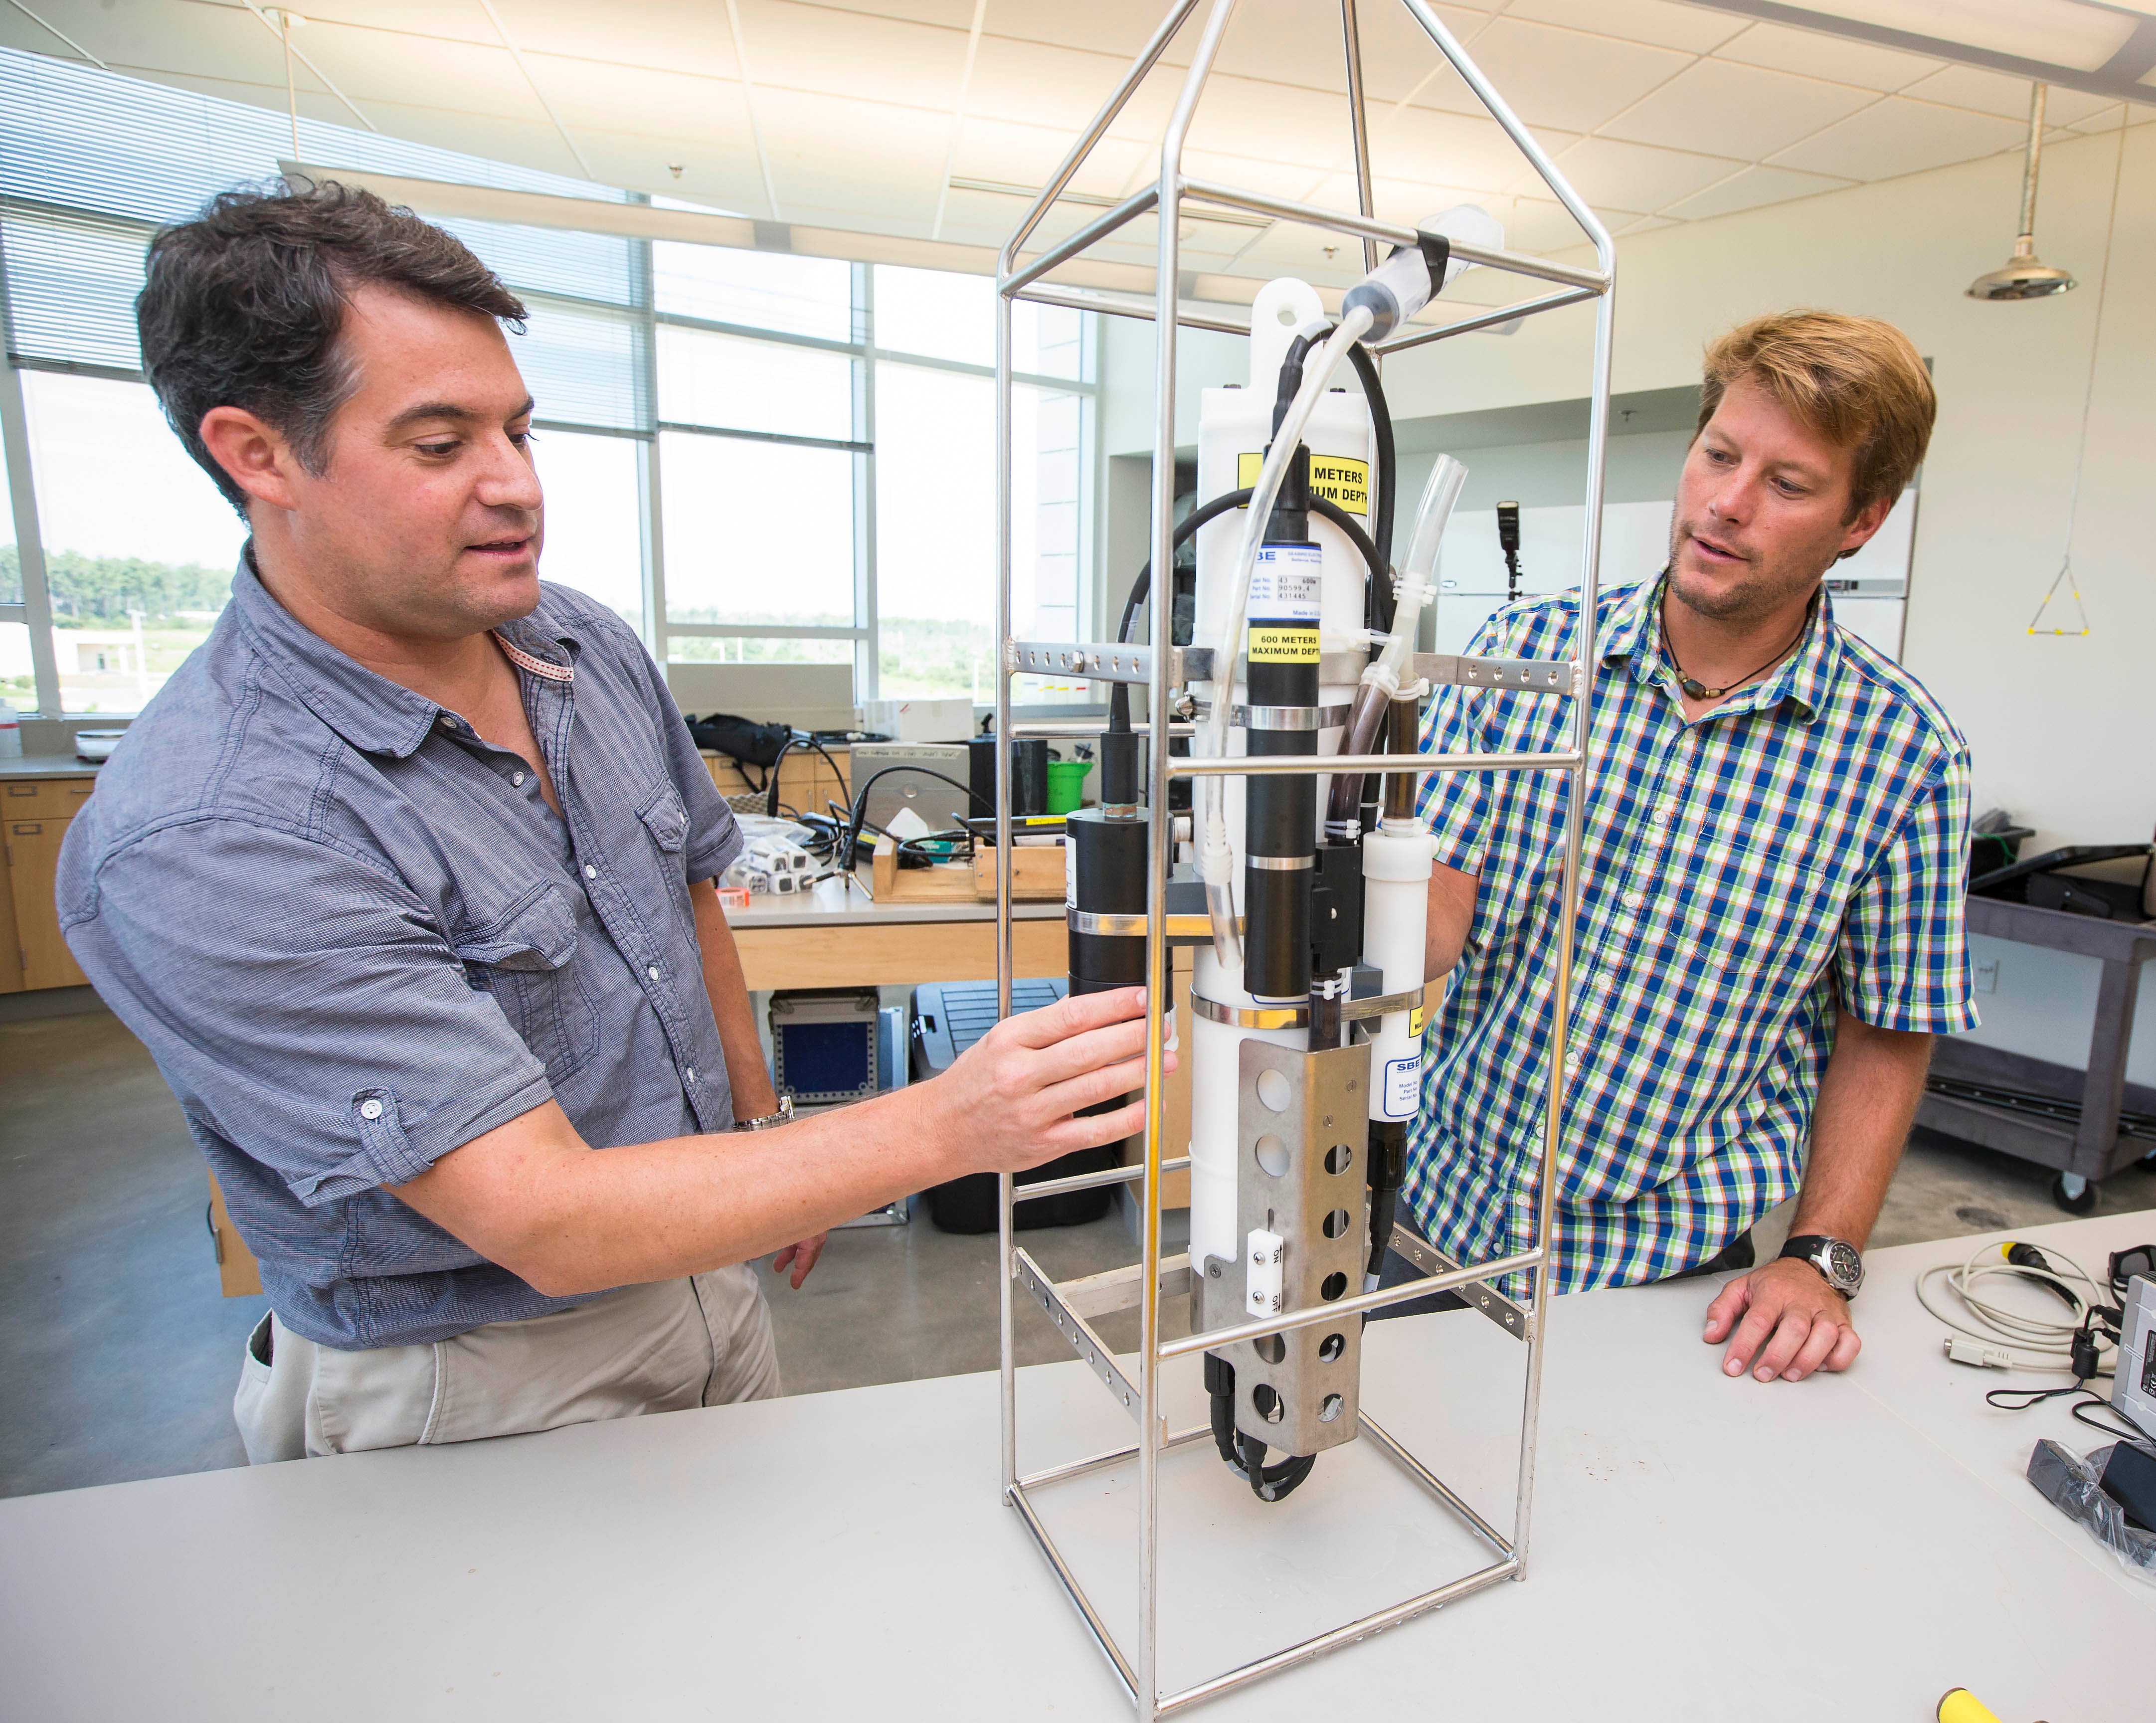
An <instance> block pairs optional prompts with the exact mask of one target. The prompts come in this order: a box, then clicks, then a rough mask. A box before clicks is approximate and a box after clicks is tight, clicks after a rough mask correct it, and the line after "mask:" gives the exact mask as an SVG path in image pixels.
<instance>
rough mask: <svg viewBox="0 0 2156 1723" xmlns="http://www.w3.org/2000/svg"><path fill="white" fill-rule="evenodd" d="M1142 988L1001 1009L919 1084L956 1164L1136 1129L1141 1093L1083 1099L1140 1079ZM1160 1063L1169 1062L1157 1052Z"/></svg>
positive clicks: (1005, 1160)
mask: <svg viewBox="0 0 2156 1723" xmlns="http://www.w3.org/2000/svg"><path fill="white" fill-rule="evenodd" d="M1145 997H1146V996H1145V989H1144V988H1143V987H1122V988H1118V989H1117V990H1116V991H1115V992H1109V993H1077V994H1073V995H1072V996H1071V997H1069V998H1067V999H1059V1000H1058V1001H1056V1003H1055V1004H1053V1005H1050V1006H1047V1007H1045V1008H1043V1009H1041V1010H1039V1011H1029V1012H1026V1013H1023V1014H1022V1015H1020V1016H1018V1017H1009V1018H1004V1021H1003V1022H1001V1023H998V1024H997V1025H996V1026H995V1028H993V1029H991V1030H989V1031H988V1033H987V1034H985V1035H983V1037H982V1038H980V1039H979V1040H978V1042H976V1043H975V1044H973V1046H971V1047H969V1048H968V1049H966V1051H965V1052H964V1053H962V1054H960V1055H959V1056H958V1059H957V1062H956V1063H955V1064H952V1067H951V1069H949V1070H947V1071H946V1072H945V1073H944V1074H942V1076H941V1077H938V1078H937V1079H936V1080H935V1082H934V1083H932V1084H930V1085H926V1088H925V1090H915V1091H914V1094H915V1095H916V1099H919V1098H922V1097H923V1096H924V1095H925V1094H926V1093H931V1092H932V1093H934V1094H935V1095H936V1103H937V1105H936V1110H937V1115H938V1118H939V1120H940V1122H941V1124H942V1131H943V1136H944V1141H945V1143H946V1144H947V1152H948V1154H949V1155H950V1156H951V1158H952V1161H954V1162H962V1163H963V1164H962V1167H961V1168H960V1170H961V1171H963V1172H974V1171H978V1170H981V1169H983V1168H985V1169H986V1170H987V1171H989V1172H1024V1170H1025V1169H1026V1168H1028V1167H1037V1166H1039V1164H1040V1163H1041V1162H1042V1161H1051V1160H1054V1159H1055V1157H1056V1156H1059V1155H1067V1154H1070V1152H1071V1151H1073V1150H1076V1149H1093V1148H1098V1147H1100V1146H1101V1145H1102V1144H1104V1143H1112V1142H1120V1141H1122V1139H1123V1138H1125V1137H1127V1136H1136V1135H1137V1133H1138V1132H1140V1131H1143V1130H1144V1129H1145V1102H1144V1100H1143V1099H1142V1097H1141V1098H1140V1099H1138V1100H1134V1101H1132V1103H1131V1104H1130V1105H1128V1106H1123V1107H1118V1108H1116V1110H1114V1111H1112V1112H1107V1113H1096V1114H1093V1115H1089V1116H1087V1117H1085V1118H1079V1117H1076V1116H1075V1115H1077V1114H1078V1113H1080V1112H1081V1111H1082V1110H1084V1109H1086V1108H1087V1107H1091V1106H1097V1105H1100V1104H1101V1102H1103V1101H1107V1100H1114V1099H1115V1098H1116V1096H1117V1095H1127V1094H1130V1093H1132V1091H1134V1090H1143V1089H1144V1087H1145V1016H1144V1013H1145ZM1162 1060H1163V1063H1162V1069H1163V1070H1173V1069H1175V1055H1174V1054H1163V1056H1162Z"/></svg>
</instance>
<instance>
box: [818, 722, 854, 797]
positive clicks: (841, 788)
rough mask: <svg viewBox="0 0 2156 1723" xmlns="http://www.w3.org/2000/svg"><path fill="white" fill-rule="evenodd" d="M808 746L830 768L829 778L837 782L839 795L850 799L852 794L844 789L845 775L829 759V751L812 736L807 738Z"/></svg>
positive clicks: (837, 763)
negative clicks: (822, 757) (819, 755)
mask: <svg viewBox="0 0 2156 1723" xmlns="http://www.w3.org/2000/svg"><path fill="white" fill-rule="evenodd" d="M808 746H810V747H812V748H814V749H815V751H817V752H818V753H819V754H821V755H822V756H824V764H825V765H826V766H828V767H830V768H831V776H832V777H835V778H836V779H838V781H839V794H840V795H842V796H844V797H848V798H849V799H850V798H851V797H852V796H853V792H852V791H851V790H850V789H848V788H847V787H846V774H845V773H844V772H842V771H840V770H839V762H837V761H835V760H834V759H833V758H832V757H831V751H830V750H829V748H827V747H825V746H824V744H823V743H822V742H821V741H819V740H818V739H817V738H816V737H815V736H810V737H809V738H808ZM849 757H850V756H849Z"/></svg>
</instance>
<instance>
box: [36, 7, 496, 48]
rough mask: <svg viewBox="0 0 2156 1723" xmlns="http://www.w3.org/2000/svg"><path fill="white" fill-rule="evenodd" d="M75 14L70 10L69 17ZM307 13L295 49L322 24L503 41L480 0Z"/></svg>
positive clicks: (191, 10) (189, 10) (182, 11)
mask: <svg viewBox="0 0 2156 1723" xmlns="http://www.w3.org/2000/svg"><path fill="white" fill-rule="evenodd" d="M227 3H228V5H229V9H230V10H232V11H234V12H239V13H241V15H242V16H243V17H244V15H245V13H244V8H242V7H240V6H239V5H237V4H231V3H230V0H227ZM100 9H102V8H100ZM131 9H134V10H137V11H141V10H146V8H143V7H142V6H141V3H140V0H136V4H135V6H134V7H133V8H131ZM160 9H161V10H166V11H169V12H172V13H176V14H177V15H178V16H180V17H182V18H189V17H190V15H191V14H197V13H201V12H204V11H207V10H208V9H209V8H208V7H207V6H203V5H200V4H196V3H188V0H182V3H181V4H178V5H166V6H162V7H161V8H160ZM73 10H74V8H70V12H71V13H72V12H73ZM293 10H294V11H295V12H296V11H298V10H299V8H296V7H295V8H293ZM305 15H306V19H307V23H306V24H305V25H303V26H302V27H301V28H300V29H299V30H298V31H296V32H295V33H294V34H293V37H292V42H293V45H294V46H295V47H299V48H305V46H306V45H307V41H308V39H309V38H308V36H307V29H308V28H309V27H311V26H312V25H315V24H322V23H334V24H348V25H352V26H354V27H356V28H361V29H368V30H382V31H385V32H387V33H389V34H392V35H406V36H422V37H429V38H441V39H444V40H449V41H458V42H483V43H485V44H488V45H489V46H490V47H491V46H495V45H496V44H499V43H500V40H501V38H500V36H499V35H497V34H496V33H495V28H494V24H493V23H492V22H491V20H490V19H489V18H488V17H487V15H486V8H485V7H483V6H481V5H480V3H479V0H441V3H440V4H439V5H436V4H434V3H433V0H378V3H377V0H319V3H316V0H310V3H309V4H308V6H307V8H306V14H305ZM249 23H254V20H253V19H251V18H250V19H249ZM254 27H255V28H257V29H260V28H262V27H261V25H260V24H259V23H257V24H255V26H254ZM270 34H274V32H270ZM518 45H519V46H521V45H522V44H518Z"/></svg>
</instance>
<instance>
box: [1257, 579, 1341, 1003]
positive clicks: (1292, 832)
mask: <svg viewBox="0 0 2156 1723" xmlns="http://www.w3.org/2000/svg"><path fill="white" fill-rule="evenodd" d="M1323 563H1324V552H1323V551H1322V550H1321V549H1320V548H1319V547H1318V546H1316V545H1312V544H1308V543H1296V542H1292V541H1285V542H1284V541H1272V542H1268V543H1267V544H1266V545H1265V548H1264V550H1263V551H1261V552H1260V556H1259V560H1258V567H1257V568H1256V570H1255V571H1254V572H1253V574H1252V577H1251V581H1250V648H1249V652H1250V679H1249V684H1248V686H1249V690H1250V692H1249V708H1248V710H1247V712H1246V713H1245V724H1246V726H1247V727H1248V749H1249V752H1250V755H1251V756H1252V757H1254V758H1270V757H1277V756H1282V755H1291V754H1315V753H1316V752H1317V675H1318V661H1317V660H1318V650H1317V649H1318V639H1317V621H1318V612H1319V606H1320V603H1321V599H1322V582H1323V572H1322V571H1323ZM1243 818H1244V826H1243V833H1244V841H1243V926H1244V935H1243V985H1244V986H1245V987H1247V988H1248V989H1249V990H1250V996H1251V997H1253V998H1255V999H1260V1000H1265V1001H1268V1002H1272V1003H1281V1004H1298V1005H1299V1004H1301V1003H1304V1002H1305V1001H1306V999H1307V998H1308V997H1309V994H1310V888H1311V876H1312V872H1313V870H1314V868H1315V864H1316V860H1315V856H1314V854H1313V853H1312V846H1313V844H1314V842H1315V833H1316V831H1317V778H1316V777H1306V776H1302V775H1301V774H1297V775H1295V776H1287V775H1284V774H1283V775H1273V774H1267V775H1265V776H1262V777H1250V778H1247V779H1245V781H1244V792H1243Z"/></svg>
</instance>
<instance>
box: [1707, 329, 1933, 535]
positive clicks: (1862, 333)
mask: <svg viewBox="0 0 2156 1723" xmlns="http://www.w3.org/2000/svg"><path fill="white" fill-rule="evenodd" d="M1738 382H1750V383H1756V384H1758V386H1759V387H1761V388H1763V389H1764V390H1766V391H1767V392H1768V394H1770V395H1772V396H1773V397H1774V399H1775V400H1776V401H1778V402H1779V403H1781V405H1782V407H1783V408H1784V410H1786V411H1787V412H1788V413H1789V414H1790V415H1791V416H1792V417H1794V418H1795V419H1796V420H1797V421H1798V423H1800V424H1802V425H1804V427H1805V428H1807V429H1808V430H1811V431H1814V432H1816V433H1818V434H1819V435H1820V436H1822V437H1825V438H1826V439H1827V440H1828V441H1829V442H1830V443H1833V444H1835V445H1837V446H1838V447H1840V448H1843V449H1851V450H1853V451H1854V453H1855V455H1856V459H1855V462H1854V464H1853V465H1852V467H1851V474H1850V483H1849V518H1851V519H1852V520H1854V519H1855V518H1856V515H1858V514H1859V513H1861V511H1862V510H1864V508H1865V507H1866V505H1869V504H1871V503H1873V502H1876V501H1877V500H1880V499H1881V498H1882V497H1883V498H1885V499H1886V500H1888V501H1890V502H1891V501H1892V500H1893V499H1894V498H1896V497H1897V496H1899V495H1901V494H1902V489H1903V487H1904V486H1906V485H1907V484H1908V482H1909V480H1910V479H1911V478H1912V477H1913V476H1914V474H1915V473H1916V470H1917V463H1918V462H1920V461H1922V459H1923V458H1924V449H1925V447H1926V445H1927V444H1929V443H1930V441H1931V437H1932V422H1933V419H1934V418H1937V417H1938V396H1937V395H1936V394H1934V393H1933V390H1932V377H1931V373H1930V372H1928V371H1927V370H1926V369H1925V368H1924V362H1923V360H1922V358H1920V357H1919V356H1917V350H1916V348H1915V347H1914V346H1912V345H1911V344H1910V341H1909V337H1908V336H1906V335H1904V334H1902V331H1900V330H1898V329H1897V328H1896V327H1895V326H1893V325H1892V324H1891V323H1882V322H1881V321H1880V320H1879V319H1877V318H1876V317H1851V316H1849V315H1845V313H1843V312H1840V311H1777V312H1775V313H1774V315H1772V316H1767V317H1755V318H1753V320H1752V321H1751V322H1749V323H1747V324H1743V325H1742V326H1739V327H1738V328H1736V329H1732V330H1731V331H1728V332H1727V334H1725V335H1722V336H1719V337H1718V338H1717V339H1716V340H1715V341H1713V342H1712V344H1711V345H1710V346H1708V348H1707V363H1706V366H1705V376H1704V377H1703V379H1702V382H1701V385H1700V392H1699V425H1698V428H1697V430H1696V431H1695V432H1694V433H1693V434H1694V435H1697V433H1698V431H1703V430H1705V429H1706V428H1707V421H1708V420H1709V419H1711V418H1713V417H1714V410H1715V408H1717V407H1719V406H1720V405H1721V404H1722V397H1723V395H1725V394H1726V393H1727V392H1728V390H1729V387H1730V385H1731V384H1732V383H1738Z"/></svg>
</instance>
